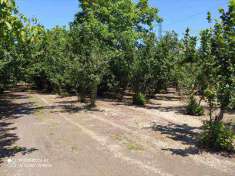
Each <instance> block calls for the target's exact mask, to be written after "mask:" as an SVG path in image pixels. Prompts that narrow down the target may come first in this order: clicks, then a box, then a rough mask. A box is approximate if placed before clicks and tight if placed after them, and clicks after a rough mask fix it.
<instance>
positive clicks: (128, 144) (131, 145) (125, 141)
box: [112, 134, 144, 151]
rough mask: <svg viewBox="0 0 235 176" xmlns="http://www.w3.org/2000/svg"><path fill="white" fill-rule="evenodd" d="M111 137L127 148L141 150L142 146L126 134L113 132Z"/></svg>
mask: <svg viewBox="0 0 235 176" xmlns="http://www.w3.org/2000/svg"><path fill="white" fill-rule="evenodd" d="M112 138H113V139H114V140H117V141H120V142H121V144H124V145H125V146H126V147H127V149H128V150H133V151H143V150H144V147H143V146H142V145H140V144H137V143H136V142H134V141H133V140H131V139H129V138H128V137H127V136H124V135H121V134H114V135H112Z"/></svg>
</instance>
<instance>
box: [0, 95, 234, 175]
mask: <svg viewBox="0 0 235 176" xmlns="http://www.w3.org/2000/svg"><path fill="white" fill-rule="evenodd" d="M184 109H185V102H184V101H182V100H181V99H180V97H178V96H177V95H176V94H174V93H172V92H171V93H168V94H158V95H156V98H155V99H152V100H150V102H149V103H148V104H147V105H146V107H136V106H132V105H131V104H129V103H128V102H127V103H123V102H119V101H115V100H110V99H98V101H97V107H96V108H92V109H91V108H89V107H88V106H87V105H86V104H81V103H78V102H77V98H76V97H73V96H72V97H61V96H58V95H49V94H43V93H37V92H33V91H26V92H23V91H10V92H6V93H5V94H4V95H2V96H1V97H0V175H1V176H42V175H43V176H145V175H146V176H152V175H154V176H158V175H159V176H178V175H179V176H182V175H186V176H199V175H200V176H204V175H205V176H209V175H210V176H222V175H223V176H234V175H235V170H234V169H235V156H234V155H232V154H230V155H229V154H227V153H222V154H221V153H210V152H206V151H202V150H199V149H198V147H197V136H198V134H199V132H200V130H201V129H200V127H201V125H202V123H203V120H205V119H206V116H201V117H194V116H189V115H185V112H184ZM234 118H235V114H234V113H233V112H232V113H231V112H230V113H228V114H226V118H225V119H226V120H233V119H234Z"/></svg>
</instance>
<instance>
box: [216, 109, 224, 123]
mask: <svg viewBox="0 0 235 176" xmlns="http://www.w3.org/2000/svg"><path fill="white" fill-rule="evenodd" d="M223 118H224V108H220V112H219V114H218V115H217V116H216V117H215V121H216V122H220V121H222V120H223Z"/></svg>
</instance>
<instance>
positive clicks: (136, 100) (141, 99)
mask: <svg viewBox="0 0 235 176" xmlns="http://www.w3.org/2000/svg"><path fill="white" fill-rule="evenodd" d="M145 102H146V99H145V96H144V95H143V94H142V93H138V94H136V95H134V97H133V104H135V105H139V106H144V105H145Z"/></svg>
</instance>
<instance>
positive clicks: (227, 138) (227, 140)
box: [199, 122, 234, 151]
mask: <svg viewBox="0 0 235 176" xmlns="http://www.w3.org/2000/svg"><path fill="white" fill-rule="evenodd" d="M233 140H234V133H233V132H232V130H231V129H229V128H227V127H225V125H224V124H223V122H206V123H205V124H204V125H203V132H202V133H201V135H200V139H199V142H200V145H201V146H203V147H206V148H209V149H212V150H216V151H232V150H233V149H234V146H233Z"/></svg>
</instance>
